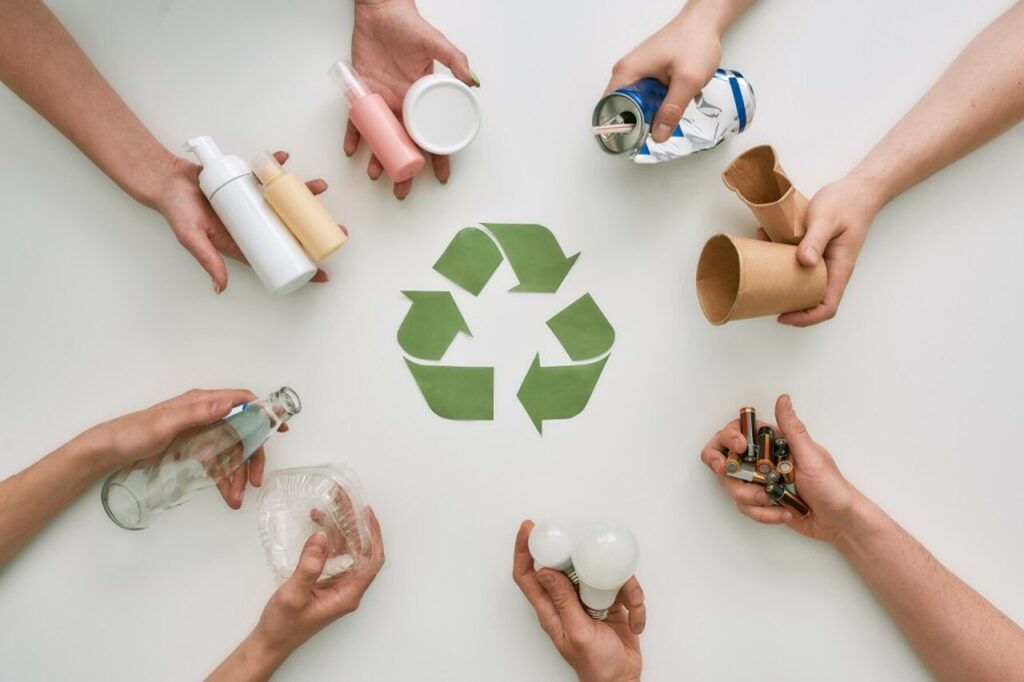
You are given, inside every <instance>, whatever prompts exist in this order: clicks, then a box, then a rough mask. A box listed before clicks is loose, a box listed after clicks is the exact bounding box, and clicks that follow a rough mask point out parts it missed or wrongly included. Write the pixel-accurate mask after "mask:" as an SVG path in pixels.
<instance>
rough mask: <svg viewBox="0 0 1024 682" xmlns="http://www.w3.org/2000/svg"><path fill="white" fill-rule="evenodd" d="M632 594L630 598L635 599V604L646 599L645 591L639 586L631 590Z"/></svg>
mask: <svg viewBox="0 0 1024 682" xmlns="http://www.w3.org/2000/svg"><path fill="white" fill-rule="evenodd" d="M630 595H631V596H630V599H632V600H633V603H634V604H639V603H641V602H642V601H643V600H644V591H643V590H641V589H640V587H639V586H638V587H634V588H633V590H632V591H631V592H630Z"/></svg>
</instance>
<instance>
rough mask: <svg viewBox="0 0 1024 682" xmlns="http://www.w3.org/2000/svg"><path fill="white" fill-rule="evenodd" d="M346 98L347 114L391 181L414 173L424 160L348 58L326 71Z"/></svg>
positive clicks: (392, 113)
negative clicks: (347, 60) (346, 60)
mask: <svg viewBox="0 0 1024 682" xmlns="http://www.w3.org/2000/svg"><path fill="white" fill-rule="evenodd" d="M327 72H328V73H329V74H330V75H331V76H332V77H333V78H334V79H335V80H337V81H338V85H340V86H341V89H342V91H343V92H344V93H345V97H346V98H348V103H349V112H348V116H349V119H351V121H352V124H353V125H354V126H355V127H356V129H358V130H359V134H360V135H362V137H363V139H364V140H366V144H367V145H369V147H370V151H371V152H373V154H374V156H376V157H377V159H378V160H379V161H380V163H381V165H382V166H384V171H385V172H386V173H387V174H388V177H390V178H391V179H392V180H393V181H395V182H404V181H406V180H408V179H410V178H411V177H413V176H414V175H416V174H417V173H418V172H419V171H420V169H421V168H423V164H424V163H426V160H425V159H424V158H423V154H421V153H420V150H419V148H417V147H416V145H415V144H414V143H413V141H412V139H410V137H409V133H407V132H405V128H403V127H402V124H401V123H399V122H398V119H397V118H396V117H395V114H394V112H392V111H391V109H390V108H389V107H388V105H387V103H386V102H385V101H384V98H383V97H381V96H380V95H379V94H377V93H375V92H370V89H369V88H367V87H366V84H365V83H363V81H362V79H361V78H360V77H359V74H357V73H356V71H355V69H354V68H352V64H350V63H349V62H337V63H335V64H333V65H332V66H331V68H330V69H328V71H327Z"/></svg>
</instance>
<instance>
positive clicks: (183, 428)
mask: <svg viewBox="0 0 1024 682" xmlns="http://www.w3.org/2000/svg"><path fill="white" fill-rule="evenodd" d="M257 399H258V398H257V396H256V394H254V393H253V392H252V391H247V390H244V389H229V390H215V391H206V390H200V389H193V390H191V391H188V392H187V393H183V394H182V395H179V396H177V397H174V398H171V399H170V400H165V401H164V402H162V403H157V404H156V405H154V406H152V407H150V408H147V409H145V410H140V411H138V412H132V413H131V414H126V415H124V416H122V417H117V418H116V419H111V420H110V421H107V422H103V423H102V424H99V425H97V426H94V427H92V428H91V429H89V430H88V431H86V432H85V433H83V434H82V435H81V436H79V438H82V439H84V440H85V442H87V443H89V444H90V445H91V447H92V448H93V451H95V452H99V453H101V456H102V457H103V464H104V468H105V469H117V468H120V467H124V466H130V465H133V464H137V463H139V462H142V461H143V460H146V459H149V458H151V457H156V456H158V455H160V454H161V453H163V452H164V451H165V450H167V448H169V447H170V445H171V443H172V442H174V441H175V440H176V439H179V438H187V437H188V436H189V435H191V434H192V433H193V432H194V431H196V430H198V429H200V428H202V427H204V426H206V425H207V424H210V423H212V422H215V421H217V420H219V419H223V418H224V417H226V416H227V415H228V413H229V412H230V411H231V409H232V408H233V407H235V406H236V405H241V404H242V403H248V402H252V401H254V400H257ZM287 427H288V425H287V424H284V425H282V426H281V429H280V430H281V431H287V430H288V428H287ZM265 465H266V455H265V454H264V452H263V448H260V449H259V450H257V451H256V452H255V453H254V454H253V455H252V457H250V458H249V459H248V460H247V461H246V462H244V463H242V464H241V466H239V467H238V468H237V469H236V470H235V471H234V473H233V474H232V475H231V476H230V477H229V478H227V479H225V480H223V481H221V482H220V483H218V484H217V489H218V490H219V491H220V494H221V497H223V498H224V501H225V502H227V503H228V506H229V507H231V508H232V509H238V508H239V507H241V506H242V499H243V498H244V496H245V484H246V482H247V481H248V482H249V483H251V484H252V485H253V486H255V487H259V486H260V485H262V484H263V469H264V466H265Z"/></svg>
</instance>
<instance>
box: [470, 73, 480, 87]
mask: <svg viewBox="0 0 1024 682" xmlns="http://www.w3.org/2000/svg"><path fill="white" fill-rule="evenodd" d="M469 77H470V78H472V79H473V82H474V83H476V87H478V88H479V87H480V79H479V78H477V75H476V74H475V73H473V70H472V69H470V70H469Z"/></svg>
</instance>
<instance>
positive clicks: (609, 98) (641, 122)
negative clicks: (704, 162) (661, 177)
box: [591, 69, 756, 164]
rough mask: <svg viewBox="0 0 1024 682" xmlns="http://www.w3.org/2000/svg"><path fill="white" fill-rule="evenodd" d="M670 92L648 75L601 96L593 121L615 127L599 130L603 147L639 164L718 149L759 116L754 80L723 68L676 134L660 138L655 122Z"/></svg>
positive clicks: (693, 104) (692, 105)
mask: <svg viewBox="0 0 1024 682" xmlns="http://www.w3.org/2000/svg"><path fill="white" fill-rule="evenodd" d="M667 92H668V88H667V87H666V86H665V84H664V83H662V82H661V81H659V80H657V79H656V78H644V79H643V80H640V81H637V82H636V83H633V84H632V85H628V86H626V87H624V88H619V89H618V90H615V91H613V92H610V93H608V94H607V95H605V96H604V97H602V98H601V99H600V100H598V102H597V105H596V106H595V107H594V113H593V115H592V117H591V121H592V125H593V126H594V127H595V128H597V127H602V128H603V127H606V126H615V128H614V130H612V131H609V132H595V135H594V137H595V139H596V140H597V144H598V145H599V146H600V147H601V149H603V150H604V151H606V152H608V153H609V154H616V155H622V156H626V157H627V158H631V159H633V161H634V162H635V163H642V164H650V163H661V162H663V161H671V160H673V159H678V158H681V157H683V156H689V155H690V154H695V153H697V152H702V151H706V150H708V149H713V148H715V147H717V146H718V145H720V144H721V143H722V142H724V141H725V140H726V139H728V138H729V137H732V136H734V135H739V134H740V133H742V132H743V131H744V130H746V129H747V128H748V127H749V126H750V123H751V121H753V119H754V110H755V108H756V101H755V98H754V89H753V88H752V87H750V83H749V82H748V81H747V79H746V78H744V77H743V74H741V73H740V72H739V71H731V70H726V69H718V70H716V71H715V73H714V75H713V76H712V77H711V80H710V81H708V83H707V85H705V86H704V88H703V89H702V90H701V91H700V92H699V93H697V96H696V97H695V98H694V99H693V101H691V102H690V104H689V105H687V107H686V110H685V111H684V112H683V117H682V120H681V121H680V122H679V125H677V126H676V128H675V130H673V131H672V135H671V136H670V137H669V138H668V139H667V140H665V141H664V142H655V141H654V139H653V138H652V137H651V135H650V132H651V123H652V121H653V120H654V115H655V113H657V111H658V107H660V106H661V103H662V102H663V101H664V99H665V95H666V93H667ZM626 125H632V128H625V126H626Z"/></svg>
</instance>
